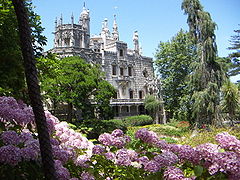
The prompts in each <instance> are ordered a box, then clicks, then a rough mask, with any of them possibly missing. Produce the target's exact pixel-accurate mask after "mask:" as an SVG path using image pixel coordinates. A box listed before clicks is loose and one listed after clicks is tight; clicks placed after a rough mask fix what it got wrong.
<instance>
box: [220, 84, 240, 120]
mask: <svg viewBox="0 0 240 180" xmlns="http://www.w3.org/2000/svg"><path fill="white" fill-rule="evenodd" d="M221 91H222V110H223V111H225V112H228V113H229V116H230V118H231V120H234V119H235V114H236V111H237V110H238V109H239V103H240V96H239V91H238V86H237V85H235V84H233V83H232V82H230V80H228V81H226V82H225V83H224V84H223V86H222V89H221Z"/></svg>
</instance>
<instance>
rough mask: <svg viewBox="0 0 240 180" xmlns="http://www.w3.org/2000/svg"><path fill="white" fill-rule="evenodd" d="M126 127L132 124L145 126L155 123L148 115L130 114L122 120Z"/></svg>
mask: <svg viewBox="0 0 240 180" xmlns="http://www.w3.org/2000/svg"><path fill="white" fill-rule="evenodd" d="M122 123H123V125H124V126H126V127H130V126H144V125H148V124H152V123H153V119H152V118H151V117H150V116H148V115H139V116H129V117H126V118H124V119H123V120H122Z"/></svg>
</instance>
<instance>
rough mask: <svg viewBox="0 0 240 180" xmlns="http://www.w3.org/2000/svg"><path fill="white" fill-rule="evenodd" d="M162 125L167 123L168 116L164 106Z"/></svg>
mask: <svg viewBox="0 0 240 180" xmlns="http://www.w3.org/2000/svg"><path fill="white" fill-rule="evenodd" d="M162 123H163V124H166V123H167V116H166V111H165V108H164V105H162Z"/></svg>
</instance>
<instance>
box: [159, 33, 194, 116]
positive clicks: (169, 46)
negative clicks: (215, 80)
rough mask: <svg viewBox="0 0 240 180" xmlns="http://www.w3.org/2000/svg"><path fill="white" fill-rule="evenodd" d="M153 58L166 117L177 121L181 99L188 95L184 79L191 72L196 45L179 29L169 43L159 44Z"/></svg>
mask: <svg viewBox="0 0 240 180" xmlns="http://www.w3.org/2000/svg"><path fill="white" fill-rule="evenodd" d="M155 57H156V61H155V65H156V68H157V73H159V74H160V77H161V82H162V86H161V89H162V91H161V94H162V96H163V100H164V105H165V107H166V109H167V111H168V112H169V113H168V117H169V118H176V119H179V118H180V117H179V113H180V112H179V110H180V108H181V107H182V106H183V103H182V104H180V102H181V98H183V96H184V95H185V94H188V92H186V91H187V90H186V88H187V81H186V78H187V76H188V75H189V74H190V73H191V72H192V69H191V68H190V64H191V63H192V62H194V61H196V45H195V44H194V43H193V40H192V39H191V37H190V35H189V33H187V32H184V31H183V30H182V29H181V30H180V31H179V32H178V33H177V34H176V35H175V36H174V37H173V38H172V39H171V40H170V41H169V42H160V44H159V46H158V49H157V52H156V54H155ZM184 102H185V103H187V102H186V101H184ZM181 118H183V117H181ZM182 120H186V119H182Z"/></svg>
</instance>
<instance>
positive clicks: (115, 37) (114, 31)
mask: <svg viewBox="0 0 240 180" xmlns="http://www.w3.org/2000/svg"><path fill="white" fill-rule="evenodd" d="M112 35H113V39H114V40H116V41H119V33H118V25H117V22H116V15H114V21H113V33H112Z"/></svg>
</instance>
